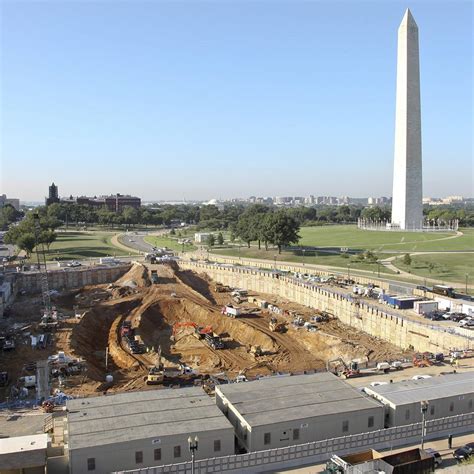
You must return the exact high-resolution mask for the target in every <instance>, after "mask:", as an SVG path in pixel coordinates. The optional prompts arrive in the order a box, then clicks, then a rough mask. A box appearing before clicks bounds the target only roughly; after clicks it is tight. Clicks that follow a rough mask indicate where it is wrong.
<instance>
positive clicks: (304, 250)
mask: <svg viewBox="0 0 474 474" xmlns="http://www.w3.org/2000/svg"><path fill="white" fill-rule="evenodd" d="M302 252H303V267H304V253H305V252H306V249H303V250H302Z"/></svg>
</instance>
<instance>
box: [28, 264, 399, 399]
mask: <svg viewBox="0 0 474 474" xmlns="http://www.w3.org/2000/svg"><path fill="white" fill-rule="evenodd" d="M150 268H152V269H153V270H156V271H157V272H158V277H159V283H158V284H152V282H151V279H150V274H149V271H150V269H149V268H147V267H146V266H144V265H141V264H134V265H133V266H132V267H131V269H130V271H129V272H128V273H126V274H125V275H124V276H122V277H121V278H120V279H119V280H117V281H116V282H115V283H113V284H110V285H96V286H91V287H85V288H83V289H81V290H77V291H74V292H69V293H65V294H62V295H60V296H59V297H58V298H57V299H56V301H55V303H56V305H57V306H58V308H59V310H60V312H61V313H62V314H64V315H66V316H67V319H65V320H64V321H63V323H62V327H61V329H60V330H59V331H58V332H57V333H56V338H55V345H54V350H56V351H58V350H60V351H64V352H65V353H66V354H67V355H69V356H72V357H75V358H81V359H84V360H85V361H86V365H87V371H86V372H84V373H83V374H82V375H81V376H80V377H76V378H75V380H72V381H71V380H70V381H68V386H67V387H66V389H65V391H66V392H68V393H71V394H74V395H82V396H84V395H88V394H92V393H96V392H97V391H103V390H108V391H111V392H115V391H126V390H135V389H144V388H146V387H147V385H146V382H145V377H146V374H147V372H148V368H149V367H151V366H153V365H155V363H156V362H157V359H158V356H157V353H158V350H159V349H161V356H162V360H163V362H164V364H165V367H170V368H171V367H178V366H179V364H185V365H187V366H189V367H191V368H192V369H193V370H194V372H195V373H197V374H200V375H218V374H226V375H227V376H229V377H235V376H236V375H237V374H239V373H245V375H246V376H247V377H252V376H257V375H268V374H271V373H275V372H302V371H311V370H321V369H324V368H325V367H326V362H327V360H330V359H334V358H337V357H341V358H343V359H344V360H346V361H347V360H352V359H359V360H360V361H361V362H365V361H371V360H377V361H383V360H394V359H398V358H401V357H404V356H406V354H405V353H403V351H402V350H401V349H399V348H397V347H396V346H394V345H392V344H389V343H387V342H384V341H382V340H379V339H376V338H373V337H371V336H369V335H367V334H365V333H361V332H358V331H355V330H354V329H353V328H350V327H348V326H345V325H343V324H341V323H340V322H339V321H338V320H337V319H331V320H330V321H329V322H327V323H320V324H318V331H316V332H308V331H306V330H304V329H295V328H293V327H291V325H287V330H286V331H285V332H283V333H273V332H271V331H270V330H269V327H268V324H269V321H270V318H271V315H270V313H269V312H268V311H266V310H260V309H259V308H257V306H256V305H254V304H250V303H245V304H243V305H240V306H241V307H242V309H243V315H242V316H241V317H239V318H236V319H232V318H229V317H226V316H223V315H222V314H221V309H222V306H223V305H224V304H227V303H230V302H231V297H230V293H228V292H225V293H218V292H216V291H215V283H214V282H212V281H211V280H210V279H209V278H207V277H206V276H202V275H197V274H195V273H193V272H191V271H180V270H179V269H178V267H177V266H176V265H175V264H173V265H168V264H167V265H153V266H150ZM252 296H256V297H258V298H262V299H265V300H266V301H269V302H271V303H273V304H277V305H278V306H279V307H280V308H282V309H284V310H287V311H290V310H291V311H295V312H296V313H298V314H299V315H301V316H302V317H303V318H305V319H306V320H308V319H309V317H310V316H311V315H314V314H315V311H314V310H311V309H309V308H306V307H304V306H301V305H298V304H295V303H291V302H289V301H286V300H282V299H281V298H280V297H278V296H275V295H262V294H256V293H252ZM74 313H76V314H77V313H81V314H82V317H81V318H80V319H77V318H74V317H68V316H72V315H73V314H74ZM336 316H337V315H336ZM291 319H292V318H290V317H289V316H287V317H286V320H287V321H291ZM124 320H130V321H131V323H132V327H133V328H135V334H136V336H137V337H138V338H140V339H141V340H142V341H143V343H144V344H145V345H146V347H147V352H146V353H145V354H140V355H138V354H132V353H131V352H130V351H129V350H128V348H127V347H126V346H125V344H124V343H123V341H122V339H121V337H120V327H121V324H122V322H123V321H124ZM279 320H280V321H282V322H283V321H285V318H284V317H282V316H280V317H279ZM176 323H195V324H196V325H198V326H209V325H210V326H212V330H213V332H214V333H216V334H218V335H220V336H221V337H222V339H223V340H224V342H225V346H226V347H225V349H222V350H214V349H212V348H210V347H209V346H208V345H207V344H206V342H205V341H204V340H203V339H199V338H197V337H196V335H195V332H194V328H193V327H191V326H186V325H183V327H180V328H179V329H178V330H177V331H176V333H175V337H172V335H173V325H175V324H176ZM255 346H260V348H261V350H262V353H263V355H261V356H255V355H254V354H253V351H252V349H253V348H255ZM106 348H107V349H108V356H107V357H106ZM50 352H51V351H48V354H49V353H50ZM29 356H31V354H29ZM106 360H107V368H106ZM106 374H111V375H113V377H114V382H113V384H111V385H110V384H105V383H104V381H105V376H106ZM180 382H182V383H188V384H189V383H192V377H191V378H189V377H188V378H186V376H183V377H182V378H181V380H175V383H180ZM148 388H156V386H152V387H148Z"/></svg>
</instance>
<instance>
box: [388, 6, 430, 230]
mask: <svg viewBox="0 0 474 474" xmlns="http://www.w3.org/2000/svg"><path fill="white" fill-rule="evenodd" d="M421 168H422V166H421V112H420V61H419V51H418V26H417V24H416V23H415V19H414V18H413V16H412V14H411V12H410V10H408V9H407V11H406V13H405V16H404V17H403V20H402V22H401V24H400V27H399V28H398V55H397V102H396V116H395V160H394V168H393V194H392V196H393V200H392V224H391V225H392V227H395V228H400V229H406V230H422V228H423V202H422V201H423V192H422V169H421Z"/></svg>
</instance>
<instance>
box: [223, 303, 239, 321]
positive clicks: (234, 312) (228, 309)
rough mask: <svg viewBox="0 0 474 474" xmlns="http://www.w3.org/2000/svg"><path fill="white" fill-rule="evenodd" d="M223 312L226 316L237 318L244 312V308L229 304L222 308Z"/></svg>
mask: <svg viewBox="0 0 474 474" xmlns="http://www.w3.org/2000/svg"><path fill="white" fill-rule="evenodd" d="M221 313H222V314H223V315H224V316H229V317H230V318H237V317H238V316H240V315H241V314H242V310H241V309H240V308H234V306H232V305H230V304H228V305H227V306H224V307H223V308H222V311H221Z"/></svg>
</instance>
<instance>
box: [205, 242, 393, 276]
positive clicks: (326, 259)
mask: <svg viewBox="0 0 474 474" xmlns="http://www.w3.org/2000/svg"><path fill="white" fill-rule="evenodd" d="M213 252H214V253H216V254H218V255H228V256H231V257H242V258H245V257H248V258H261V259H265V260H274V259H275V255H276V258H277V262H278V261H285V262H295V263H307V264H312V265H327V266H332V267H339V268H342V269H346V270H348V271H349V272H350V270H351V269H353V270H368V271H371V272H373V273H374V274H378V272H379V271H380V273H381V274H382V273H385V274H393V272H392V271H391V270H389V269H388V268H385V267H384V266H383V265H380V266H379V265H377V263H366V262H360V261H358V260H357V259H355V258H354V257H349V258H344V257H342V256H341V255H335V254H330V253H324V252H316V254H317V255H313V253H311V254H305V256H304V257H303V256H302V255H295V253H293V252H287V251H283V252H282V253H281V254H280V255H279V254H278V251H277V250H273V249H271V250H268V251H265V250H263V249H262V250H258V248H256V247H251V248H250V249H249V248H247V247H241V249H240V250H239V249H238V248H233V249H215V250H214V251H213ZM348 265H350V268H349V269H348V268H347V267H348Z"/></svg>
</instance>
